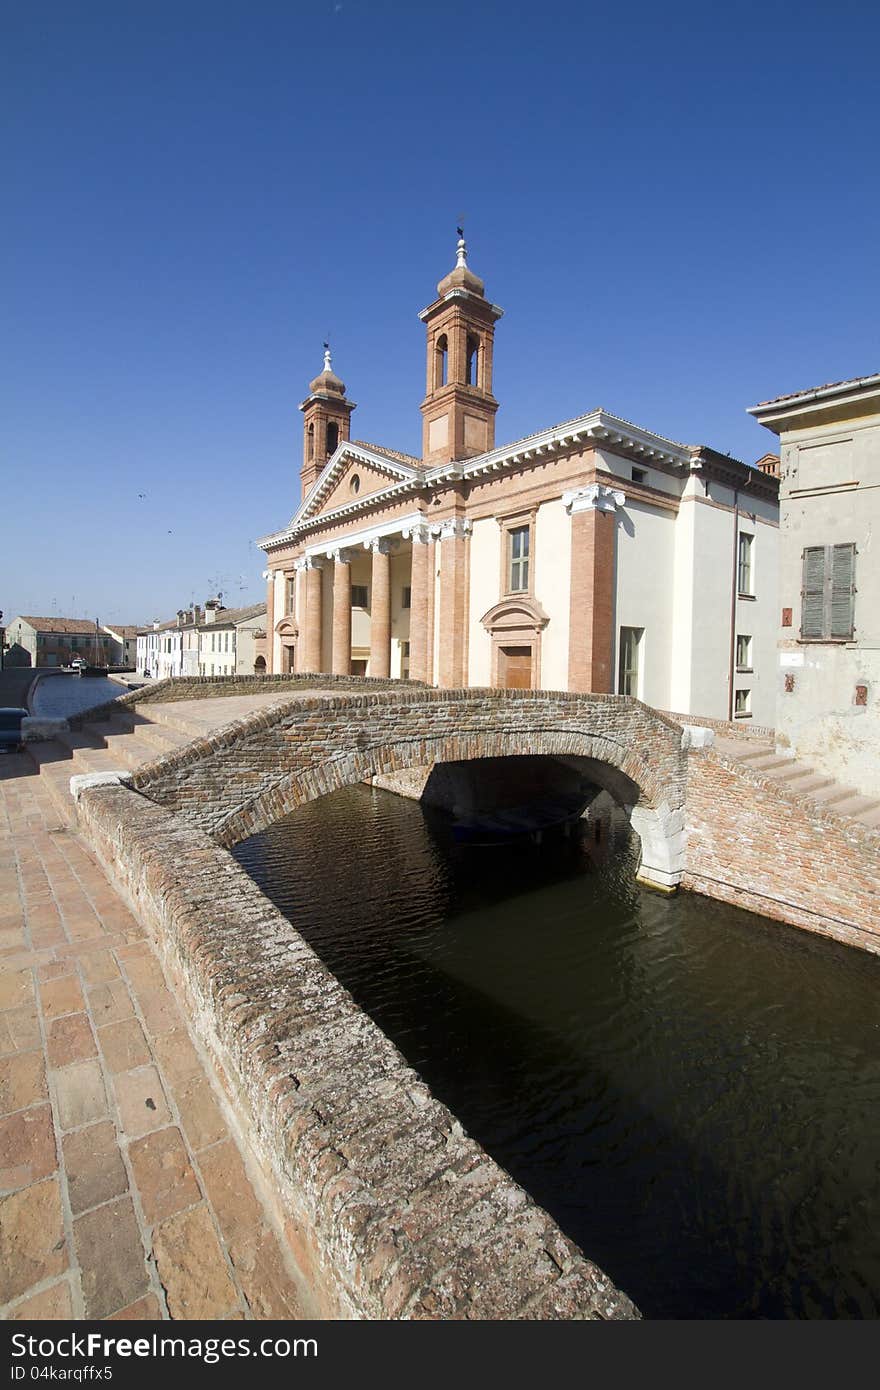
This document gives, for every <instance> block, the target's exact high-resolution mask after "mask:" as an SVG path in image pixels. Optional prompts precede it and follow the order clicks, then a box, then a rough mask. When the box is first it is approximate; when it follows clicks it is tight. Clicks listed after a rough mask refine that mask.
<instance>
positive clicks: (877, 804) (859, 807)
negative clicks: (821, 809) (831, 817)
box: [825, 792, 880, 820]
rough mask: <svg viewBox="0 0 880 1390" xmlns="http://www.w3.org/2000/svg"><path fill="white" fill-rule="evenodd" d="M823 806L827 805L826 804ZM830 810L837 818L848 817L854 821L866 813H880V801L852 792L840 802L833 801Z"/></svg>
mask: <svg viewBox="0 0 880 1390" xmlns="http://www.w3.org/2000/svg"><path fill="white" fill-rule="evenodd" d="M825 804H826V805H828V803H827V802H826V803H825ZM832 810H833V811H834V813H835V814H836V815H838V816H849V817H850V818H851V819H853V820H854V819H856V818H857V817H859V816H862V815H864V814H865V813H866V812H867V813H870V812H871V811H880V801H878V800H877V798H876V797H875V796H861V795H860V794H859V793H858V792H852V793H851V794H850V795H849V796H847V797H844V799H843V800H842V801H835V802H834V803H833V805H832Z"/></svg>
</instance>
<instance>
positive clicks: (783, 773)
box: [752, 758, 831, 792]
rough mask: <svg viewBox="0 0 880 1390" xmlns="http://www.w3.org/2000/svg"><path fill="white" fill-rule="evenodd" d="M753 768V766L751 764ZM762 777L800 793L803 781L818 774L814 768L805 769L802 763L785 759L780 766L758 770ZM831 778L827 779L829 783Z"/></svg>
mask: <svg viewBox="0 0 880 1390" xmlns="http://www.w3.org/2000/svg"><path fill="white" fill-rule="evenodd" d="M752 766H754V764H752ZM758 770H759V771H760V773H761V775H762V777H769V778H770V780H771V782H778V783H780V785H782V786H784V787H790V788H791V790H792V791H795V792H797V791H800V790H801V785H802V783H803V782H804V781H806V780H807V779H809V778H811V777H817V776H818V775H819V774H818V773H817V772H816V770H815V768H812V767H807V766H806V765H805V764H804V763H796V762H792V760H791V758H787V759H786V761H785V762H784V763H783V764H782V766H777V767H771V768H760V769H758ZM830 780H831V778H830V777H829V778H828V781H829V782H830Z"/></svg>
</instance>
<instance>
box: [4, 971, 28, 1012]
mask: <svg viewBox="0 0 880 1390" xmlns="http://www.w3.org/2000/svg"><path fill="white" fill-rule="evenodd" d="M33 992H34V982H33V978H32V976H31V972H30V971H29V970H16V971H14V972H11V973H10V974H8V975H6V974H4V975H0V1009H16V1008H18V1007H19V1005H21V1004H28V1003H29V1002H30V1000H31V998H32V997H33Z"/></svg>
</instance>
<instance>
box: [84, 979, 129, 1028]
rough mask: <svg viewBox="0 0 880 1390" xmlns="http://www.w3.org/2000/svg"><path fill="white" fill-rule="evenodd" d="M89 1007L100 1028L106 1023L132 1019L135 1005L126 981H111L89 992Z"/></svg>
mask: <svg viewBox="0 0 880 1390" xmlns="http://www.w3.org/2000/svg"><path fill="white" fill-rule="evenodd" d="M89 1007H90V1008H91V1011H92V1018H93V1019H94V1020H95V1024H96V1026H97V1027H98V1028H101V1027H102V1026H103V1025H104V1024H105V1023H118V1022H119V1020H120V1019H122V1018H131V1016H132V1015H133V1014H134V1005H133V1004H132V1002H131V995H130V994H129V992H128V989H127V988H126V985H125V981H124V980H121V979H120V980H109V981H108V982H107V984H105V985H96V986H95V988H94V989H90V990H89Z"/></svg>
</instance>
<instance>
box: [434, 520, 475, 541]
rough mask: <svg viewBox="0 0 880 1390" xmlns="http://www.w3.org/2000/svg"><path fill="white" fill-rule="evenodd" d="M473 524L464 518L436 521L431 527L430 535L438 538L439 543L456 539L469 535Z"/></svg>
mask: <svg viewBox="0 0 880 1390" xmlns="http://www.w3.org/2000/svg"><path fill="white" fill-rule="evenodd" d="M473 525H474V523H473V522H472V521H471V520H470V518H469V517H466V516H450V517H447V519H446V520H445V521H436V522H434V523H433V524H432V526H431V528H430V529H431V535H432V536H439V537H440V539H441V541H448V540H452V539H457V538H459V537H463V536H468V535H470V533H471V531H472V530H473Z"/></svg>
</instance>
